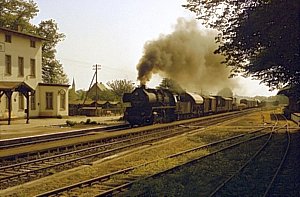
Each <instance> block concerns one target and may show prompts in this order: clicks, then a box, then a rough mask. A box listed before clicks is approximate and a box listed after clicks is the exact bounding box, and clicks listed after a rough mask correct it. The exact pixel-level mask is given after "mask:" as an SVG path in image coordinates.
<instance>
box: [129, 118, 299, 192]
mask: <svg viewBox="0 0 300 197" xmlns="http://www.w3.org/2000/svg"><path fill="white" fill-rule="evenodd" d="M298 138H299V136H298ZM259 140H260V139H258V138H257V139H255V140H251V143H250V141H249V142H247V143H248V144H247V145H246V146H245V144H244V143H236V144H234V145H232V146H229V149H227V148H226V151H227V153H226V152H224V150H225V149H224V150H218V151H216V152H213V154H209V156H207V157H206V158H207V160H202V161H201V163H199V160H198V161H197V162H196V163H197V164H196V165H193V166H192V167H190V166H188V165H184V166H180V167H177V169H172V170H171V171H170V170H169V172H168V173H165V172H164V173H163V175H162V176H161V177H164V178H163V181H161V182H159V181H156V182H155V181H153V179H152V181H148V182H144V183H142V185H147V188H148V190H147V189H145V190H144V191H143V187H142V186H139V187H136V188H135V189H133V191H132V192H128V193H125V195H127V196H131V195H134V196H136V195H145V196H147V195H151V193H149V191H152V192H153V193H152V194H154V193H155V194H157V195H161V196H165V195H167V196H168V195H170V196H172V195H175V194H177V195H180V192H181V194H185V195H188V196H194V195H201V196H249V195H250V196H251V195H255V196H289V195H287V193H286V191H285V189H284V188H283V187H282V184H283V182H282V181H281V180H280V178H278V177H280V176H284V175H285V176H287V174H286V173H281V171H283V166H285V165H287V164H286V163H287V162H286V160H287V155H289V152H290V142H291V141H290V134H289V130H288V126H287V124H285V125H281V126H279V127H274V129H273V131H272V132H270V133H269V134H268V137H267V140H265V141H264V142H263V141H261V142H259ZM298 142H299V141H298ZM249 147H250V148H249ZM298 147H299V146H298ZM220 151H222V152H220ZM230 152H232V153H230ZM294 152H297V150H295V151H294ZM298 158H299V155H298ZM296 161H297V159H296ZM193 162H194V161H193ZM294 164H295V163H294ZM294 167H295V166H294ZM178 168H181V170H180V169H178ZM289 170H291V169H289ZM294 170H295V168H294ZM178 171H180V172H179V174H183V175H176V172H178ZM292 173H296V172H295V171H294V172H292ZM174 174H175V175H174ZM203 174H205V176H203ZM296 176H297V175H296ZM187 177H189V178H187ZM291 177H293V176H291ZM295 178H296V177H295ZM180 179H188V180H193V181H195V182H197V181H199V182H197V184H196V185H197V186H195V187H192V186H189V185H186V187H187V188H189V189H186V190H184V192H183V191H180V190H179V191H176V190H175V191H174V190H173V191H168V190H166V188H182V187H183V185H184V183H182V182H180ZM173 180H174V181H173ZM285 180H287V179H285ZM153 182H154V183H153ZM157 182H159V183H157ZM174 182H175V183H174ZM177 182H179V183H177ZM295 183H297V180H295ZM298 183H299V180H298ZM172 184H173V185H172ZM176 184H178V185H176ZM190 184H192V185H193V184H194V183H191V182H190ZM151 185H154V186H153V187H152V186H151ZM158 185H164V187H162V188H159V189H157V187H158ZM285 185H289V184H288V180H287V183H285ZM292 185H293V184H292ZM201 186H203V187H202V188H201ZM294 187H297V186H294ZM149 188H150V189H149ZM278 188H280V189H278ZM131 190H132V189H131ZM161 190H164V191H163V192H161ZM171 190H172V189H171ZM140 191H142V192H140ZM192 191H193V192H194V193H193V192H192ZM147 192H148V193H147ZM160 192H161V193H160ZM172 192H173V193H172ZM189 192H190V193H189ZM291 193H292V194H294V196H297V195H298V194H299V188H298V189H297V188H294V190H292V191H291Z"/></svg>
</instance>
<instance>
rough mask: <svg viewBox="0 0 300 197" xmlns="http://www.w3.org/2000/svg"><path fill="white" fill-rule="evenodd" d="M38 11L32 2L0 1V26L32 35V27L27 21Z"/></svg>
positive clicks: (17, 0)
mask: <svg viewBox="0 0 300 197" xmlns="http://www.w3.org/2000/svg"><path fill="white" fill-rule="evenodd" d="M38 11H39V10H38V7H37V4H36V3H35V2H34V1H33V0H29V1H25V0H0V26H1V27H6V28H9V29H13V30H22V31H24V32H27V33H32V32H34V27H33V26H32V25H31V24H30V23H29V21H30V20H31V19H33V18H34V17H35V16H36V15H37V13H38Z"/></svg>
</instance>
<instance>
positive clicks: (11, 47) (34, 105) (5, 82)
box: [0, 27, 69, 124]
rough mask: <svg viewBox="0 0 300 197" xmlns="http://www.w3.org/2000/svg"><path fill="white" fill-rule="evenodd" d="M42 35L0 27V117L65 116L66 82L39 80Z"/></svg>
mask: <svg viewBox="0 0 300 197" xmlns="http://www.w3.org/2000/svg"><path fill="white" fill-rule="evenodd" d="M43 41H45V39H44V38H42V37H39V36H35V35H31V34H26V33H22V32H19V31H14V30H10V29H6V28H3V27H0V119H2V120H3V119H5V120H8V124H10V121H11V119H12V118H26V119H27V123H29V118H30V117H58V116H68V88H69V85H67V84H45V83H42V42H43Z"/></svg>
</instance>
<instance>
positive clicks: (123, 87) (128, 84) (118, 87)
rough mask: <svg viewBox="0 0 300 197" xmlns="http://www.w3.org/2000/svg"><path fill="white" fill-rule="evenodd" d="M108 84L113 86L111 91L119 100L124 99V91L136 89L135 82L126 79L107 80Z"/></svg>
mask: <svg viewBox="0 0 300 197" xmlns="http://www.w3.org/2000/svg"><path fill="white" fill-rule="evenodd" d="M107 86H108V87H110V88H111V92H112V93H113V94H114V95H115V96H116V98H117V100H122V96H123V94H124V93H129V92H132V91H133V89H134V83H133V82H132V81H130V80H129V81H127V80H126V79H123V80H113V81H111V82H107Z"/></svg>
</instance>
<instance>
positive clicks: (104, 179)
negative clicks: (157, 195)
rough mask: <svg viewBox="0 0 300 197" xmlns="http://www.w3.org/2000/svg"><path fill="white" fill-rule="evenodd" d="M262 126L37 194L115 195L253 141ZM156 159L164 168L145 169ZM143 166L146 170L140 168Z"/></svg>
mask: <svg viewBox="0 0 300 197" xmlns="http://www.w3.org/2000/svg"><path fill="white" fill-rule="evenodd" d="M265 129H267V130H268V129H270V128H262V129H258V130H254V131H251V132H248V133H246V134H239V135H235V136H232V137H229V138H226V139H223V140H219V141H215V142H212V143H208V144H205V145H201V146H198V147H195V148H192V149H189V150H185V151H182V152H179V153H176V154H172V155H169V156H167V157H164V158H160V159H156V160H153V161H149V162H146V163H143V164H140V165H136V166H132V167H128V168H125V169H122V170H118V171H116V172H113V173H109V174H106V175H102V176H100V177H96V178H93V179H89V180H85V181H82V182H79V183H76V184H73V185H69V186H65V187H62V188H58V189H56V190H52V191H49V192H46V193H42V194H39V195H37V196H79V195H82V194H83V193H89V195H90V196H110V195H114V194H116V193H118V192H120V191H123V190H124V189H126V188H128V187H130V186H132V185H133V184H134V183H137V182H139V181H141V180H145V179H147V178H149V177H155V176H162V175H163V174H165V173H169V172H173V171H177V170H179V169H180V168H181V167H182V166H186V165H194V163H196V162H200V161H201V160H204V159H205V158H207V157H209V156H211V155H215V154H217V153H219V152H221V151H225V150H227V149H231V148H233V147H235V146H238V145H240V144H242V143H247V142H248V141H252V140H255V139H258V138H264V137H265V136H268V135H269V133H262V130H265ZM207 149H210V150H211V152H210V153H208V154H207V151H206V150H207ZM203 151H204V152H203ZM197 152H200V155H201V156H199V157H198V158H196V159H193V160H190V161H186V160H185V159H184V158H186V157H187V155H188V154H195V153H197ZM175 159H176V160H178V159H179V160H180V159H181V160H182V161H181V162H180V163H179V164H176V165H175V166H174V162H172V161H173V160H175ZM159 163H164V165H166V167H165V168H167V169H165V170H163V171H161V169H160V170H158V169H155V167H154V170H148V168H149V166H150V165H152V166H155V165H159ZM145 168H146V170H143V169H145ZM142 172H144V173H142ZM145 172H146V173H145ZM138 195H139V194H138ZM142 195H143V194H142Z"/></svg>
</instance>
